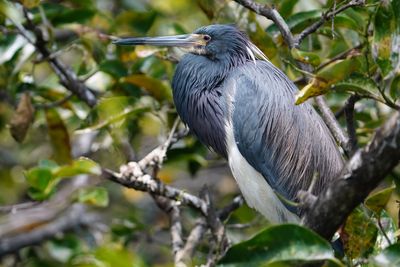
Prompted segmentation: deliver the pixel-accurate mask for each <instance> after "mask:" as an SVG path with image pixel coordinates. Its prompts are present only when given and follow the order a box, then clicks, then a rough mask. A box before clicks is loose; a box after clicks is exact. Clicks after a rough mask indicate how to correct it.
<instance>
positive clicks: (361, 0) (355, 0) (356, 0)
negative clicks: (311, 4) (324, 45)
mask: <svg viewBox="0 0 400 267" xmlns="http://www.w3.org/2000/svg"><path fill="white" fill-rule="evenodd" d="M364 4H365V0H351V1H350V2H348V3H347V4H344V5H343V6H341V7H339V8H334V9H331V10H329V11H328V12H326V13H324V14H322V16H321V18H320V19H319V20H318V21H317V22H315V23H314V24H312V25H310V26H308V27H307V28H305V29H304V30H303V31H302V32H301V33H300V34H299V35H298V36H297V37H296V39H295V44H296V46H298V45H300V43H301V42H302V41H303V39H304V38H306V37H307V36H308V35H310V34H311V33H314V32H315V31H317V30H318V29H319V28H320V27H321V26H322V25H324V23H325V22H327V21H329V20H330V19H332V18H334V17H335V16H336V15H337V14H339V13H340V12H343V11H344V10H346V9H348V8H350V7H354V6H362V5H364Z"/></svg>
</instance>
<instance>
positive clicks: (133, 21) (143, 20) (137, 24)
mask: <svg viewBox="0 0 400 267" xmlns="http://www.w3.org/2000/svg"><path fill="white" fill-rule="evenodd" d="M156 17H157V12H155V11H154V10H153V11H150V12H138V11H133V10H130V11H125V12H122V13H120V15H119V16H118V17H117V18H116V19H115V25H117V26H118V25H129V28H130V30H132V31H133V34H136V35H144V34H146V33H147V32H148V31H149V29H150V27H151V26H152V25H153V23H154V21H155V19H156Z"/></svg>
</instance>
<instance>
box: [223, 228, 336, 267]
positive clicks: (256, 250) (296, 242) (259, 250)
mask: <svg viewBox="0 0 400 267" xmlns="http://www.w3.org/2000/svg"><path fill="white" fill-rule="evenodd" d="M325 260H327V261H329V262H330V263H331V264H332V266H343V265H342V264H341V263H340V262H339V261H338V260H336V259H335V257H334V255H333V250H332V248H331V245H330V244H329V242H327V241H326V240H324V239H323V238H321V237H320V236H319V235H317V234H316V233H314V232H312V231H311V230H309V229H306V228H304V227H301V226H299V225H292V224H282V225H274V226H271V227H268V228H266V229H265V230H263V231H261V232H260V233H258V234H257V235H256V236H254V237H253V238H251V239H250V240H247V241H244V242H242V243H239V244H236V245H234V246H232V247H231V248H230V249H229V250H228V252H227V253H226V255H225V256H224V257H223V258H222V260H221V261H220V263H221V264H223V265H224V266H225V265H229V264H231V265H232V266H261V265H262V266H297V265H300V263H304V262H312V261H325ZM296 264H297V265H296Z"/></svg>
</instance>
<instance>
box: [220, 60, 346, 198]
mask: <svg viewBox="0 0 400 267" xmlns="http://www.w3.org/2000/svg"><path fill="white" fill-rule="evenodd" d="M229 80H230V82H231V83H233V84H234V86H232V88H233V89H232V90H231V92H230V96H229V98H230V99H231V100H230V101H231V103H230V104H231V105H230V106H231V108H230V117H231V124H232V127H233V133H234V139H235V142H236V145H237V147H238V149H239V151H240V153H241V154H242V156H243V157H244V158H245V159H246V160H247V162H248V163H249V164H250V165H251V166H252V167H253V168H254V169H255V170H257V171H258V172H260V173H261V174H262V175H263V177H264V178H265V179H266V180H267V182H268V184H269V185H270V186H271V188H272V189H273V190H275V192H277V193H278V194H279V195H281V196H283V197H284V198H286V199H289V200H295V199H296V195H297V192H298V191H299V190H300V189H308V187H309V185H310V183H311V180H312V177H313V174H314V173H319V175H320V178H319V180H318V181H317V183H316V187H315V189H314V191H313V192H319V191H320V190H321V188H322V187H323V185H324V183H326V182H327V181H328V180H330V179H332V178H334V177H335V176H336V175H337V174H338V172H339V171H340V170H341V168H342V165H343V162H342V158H341V155H340V153H339V151H338V148H337V146H336V144H335V142H334V140H333V138H332V136H331V134H330V132H329V130H328V128H327V127H326V125H325V124H324V122H323V121H322V119H321V118H320V117H319V115H318V114H317V113H316V111H315V110H314V109H313V108H312V107H311V105H309V104H307V103H305V104H302V105H299V106H296V105H294V102H295V99H294V94H295V92H296V91H297V88H296V87H295V85H294V84H293V83H292V82H291V81H290V80H289V79H288V78H287V76H286V75H285V74H283V73H282V72H281V71H280V70H279V69H277V68H276V67H275V66H273V65H272V64H271V63H270V62H266V61H257V63H256V64H254V63H253V62H249V63H247V64H246V65H244V66H243V67H241V68H239V69H238V70H236V71H235V72H234V73H232V75H231V76H230V78H229ZM228 82H229V81H228Z"/></svg>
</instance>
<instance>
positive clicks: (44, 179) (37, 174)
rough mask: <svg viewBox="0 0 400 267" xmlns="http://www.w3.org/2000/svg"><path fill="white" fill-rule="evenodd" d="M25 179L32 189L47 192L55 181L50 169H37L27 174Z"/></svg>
mask: <svg viewBox="0 0 400 267" xmlns="http://www.w3.org/2000/svg"><path fill="white" fill-rule="evenodd" d="M25 177H26V180H27V182H28V183H29V185H30V186H31V187H33V188H35V189H38V190H41V191H45V190H46V189H47V187H48V186H49V184H50V182H51V181H52V179H53V173H52V171H51V169H50V168H46V167H35V168H32V169H30V170H28V171H27V172H25Z"/></svg>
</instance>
